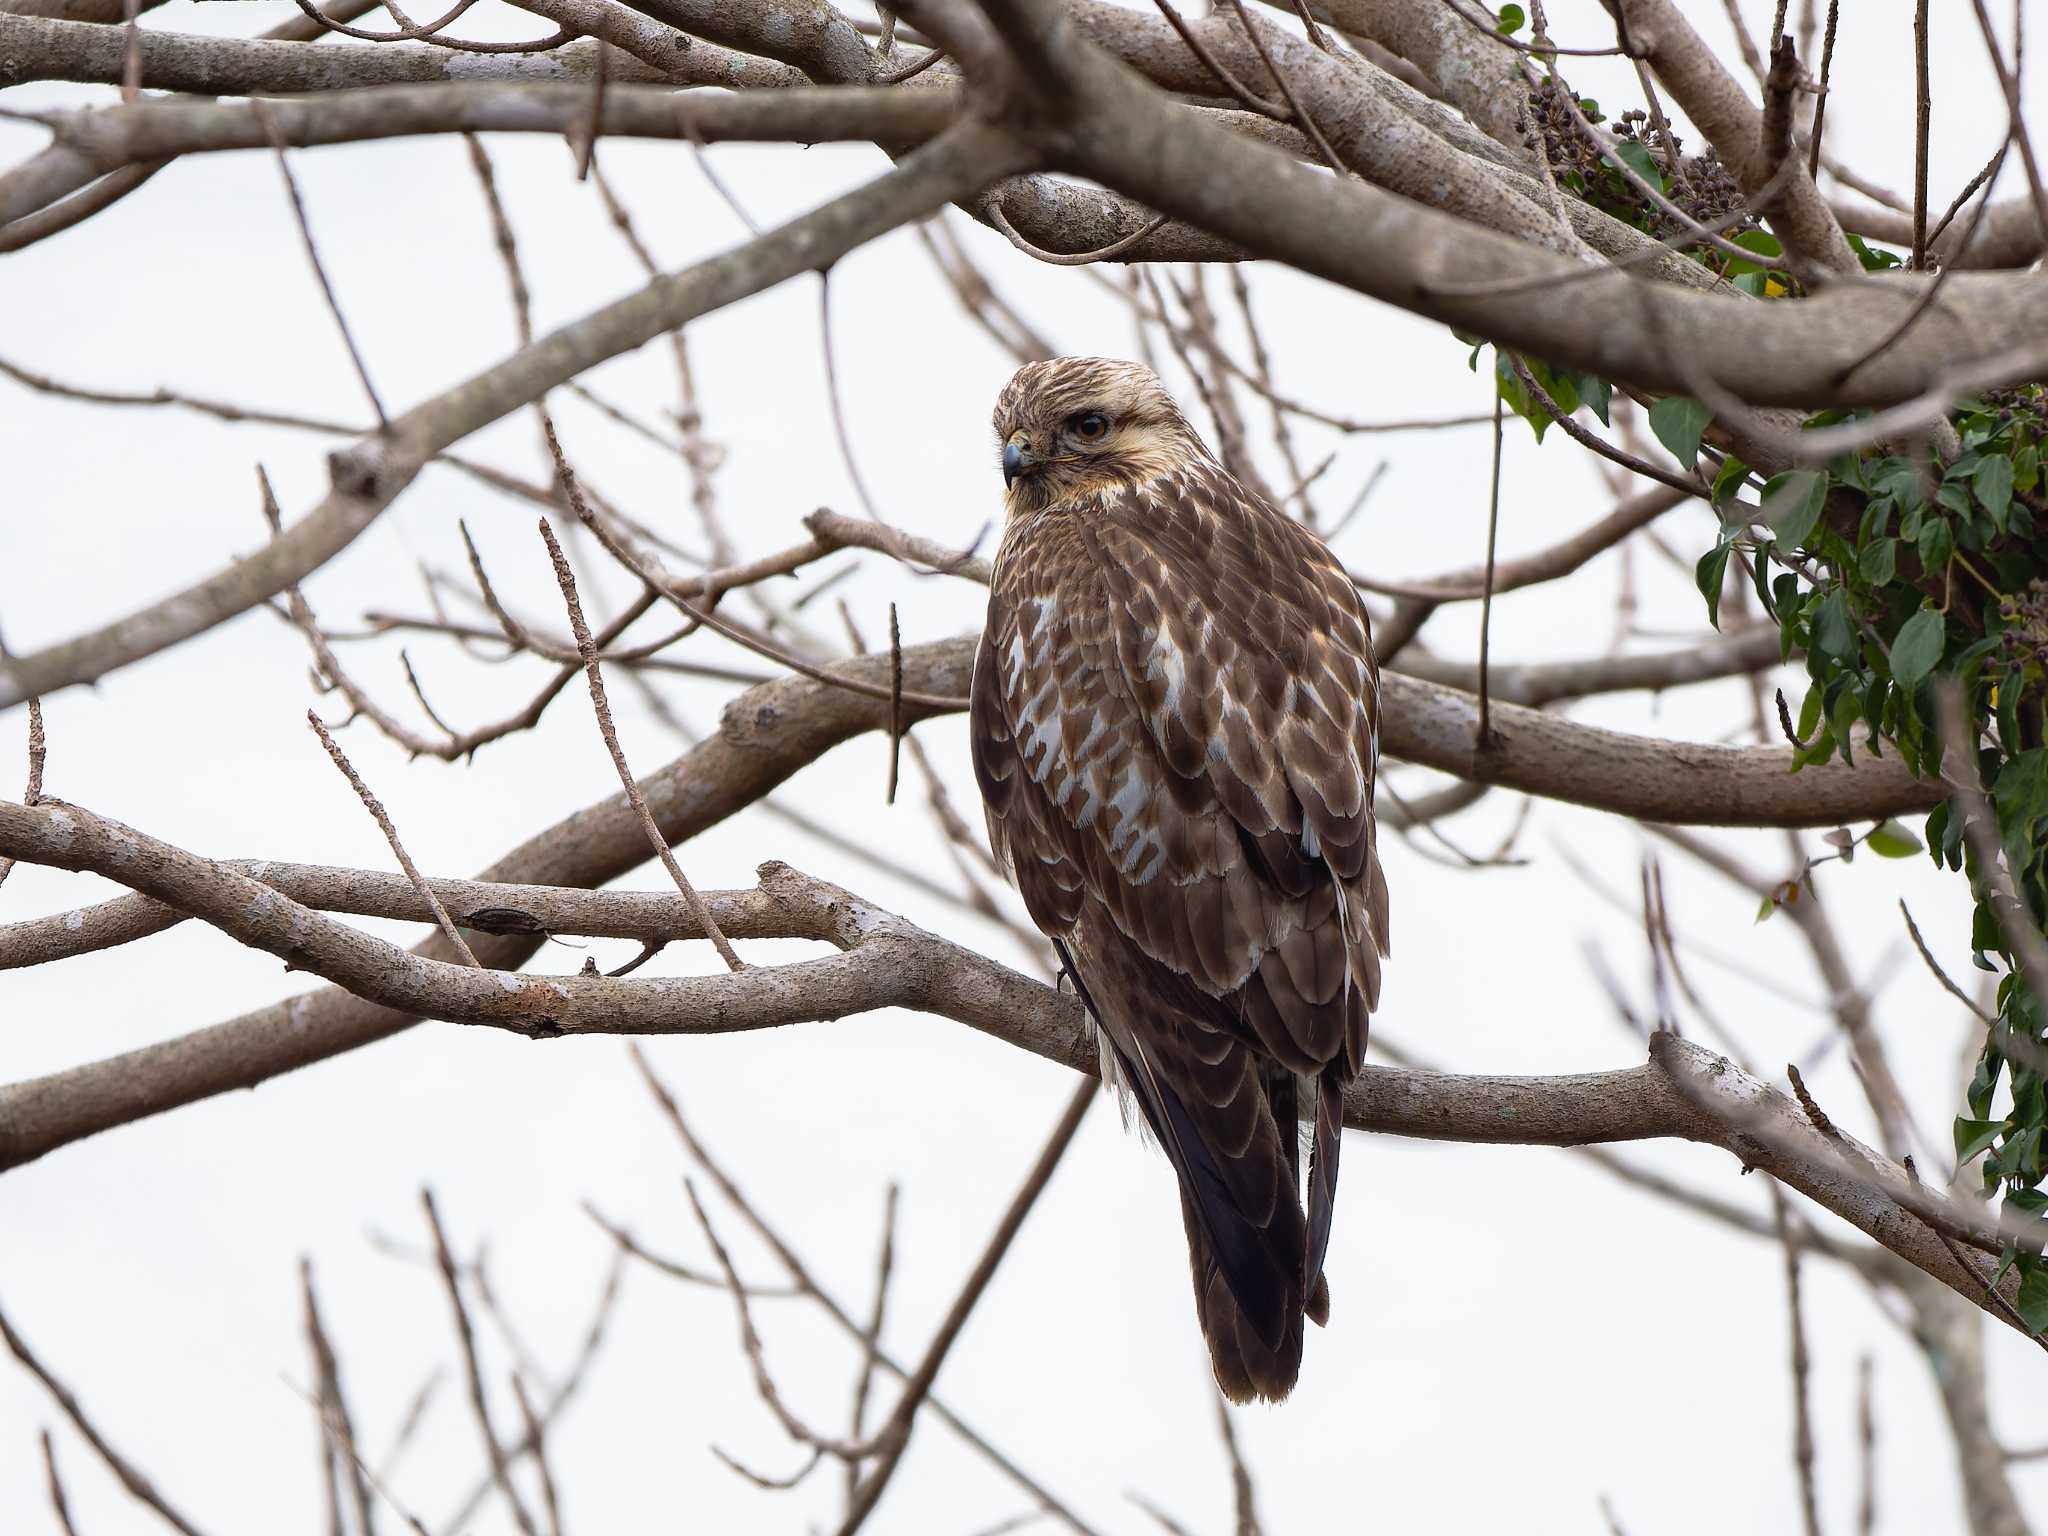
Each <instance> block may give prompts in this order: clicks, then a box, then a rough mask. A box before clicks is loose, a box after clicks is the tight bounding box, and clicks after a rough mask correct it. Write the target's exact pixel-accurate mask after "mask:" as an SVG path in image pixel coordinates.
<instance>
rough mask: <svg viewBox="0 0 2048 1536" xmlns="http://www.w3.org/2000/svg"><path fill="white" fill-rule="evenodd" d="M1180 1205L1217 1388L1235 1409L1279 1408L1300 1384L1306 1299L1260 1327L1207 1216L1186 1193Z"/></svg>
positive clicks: (1293, 1298)
mask: <svg viewBox="0 0 2048 1536" xmlns="http://www.w3.org/2000/svg"><path fill="white" fill-rule="evenodd" d="M1180 1205H1181V1219H1182V1220H1183V1221H1184V1222H1185V1223H1186V1226H1187V1233H1188V1268H1189V1269H1190V1270H1191V1271H1192V1272H1193V1275H1194V1281H1195V1319H1196V1321H1197V1322H1199V1323H1200V1324H1201V1328H1202V1338H1203V1340H1204V1341H1205V1342H1206V1343H1207V1344H1208V1346H1209V1363H1210V1364H1211V1365H1212V1366H1213V1367H1214V1368H1215V1371H1216V1385H1217V1386H1219V1387H1221V1388H1222V1389H1223V1395H1224V1396H1225V1397H1227V1398H1229V1399H1230V1400H1231V1401H1232V1402H1233V1403H1249V1402H1251V1401H1252V1400H1253V1399H1254V1398H1264V1399H1265V1400H1266V1401H1267V1402H1272V1403H1277V1402H1279V1401H1280V1400H1281V1399H1282V1398H1284V1397H1286V1396H1287V1394H1288V1393H1289V1392H1291V1391H1292V1390H1293V1389H1294V1382H1295V1378H1296V1377H1298V1376H1300V1374H1301V1322H1302V1314H1303V1308H1302V1303H1301V1300H1300V1294H1299V1292H1296V1293H1294V1294H1292V1295H1290V1296H1288V1297H1287V1298H1286V1299H1285V1300H1284V1301H1283V1302H1282V1303H1281V1309H1280V1314H1279V1316H1277V1317H1274V1318H1267V1319H1261V1320H1258V1321H1254V1320H1253V1319H1252V1318H1250V1317H1248V1316H1247V1315H1246V1314H1245V1312H1244V1311H1243V1309H1242V1308H1241V1307H1239V1305H1238V1302H1237V1297H1236V1296H1235V1294H1233V1292H1232V1291H1231V1289H1230V1282H1229V1281H1228V1280H1226V1279H1225V1278H1224V1275H1223V1268H1222V1266H1221V1265H1220V1264H1219V1263H1218V1262H1217V1260H1216V1250H1215V1249H1214V1248H1212V1247H1210V1245H1209V1239H1208V1236H1207V1234H1206V1233H1205V1232H1204V1231H1203V1228H1202V1219H1201V1216H1200V1214H1199V1213H1198V1212H1197V1211H1196V1210H1195V1208H1194V1205H1193V1203H1192V1202H1191V1201H1190V1200H1189V1199H1188V1197H1187V1195H1186V1193H1185V1192H1183V1194H1182V1196H1181V1203H1180ZM1322 1296H1323V1302H1324V1310H1325V1313H1326V1314H1327V1310H1328V1305H1329V1300H1328V1297H1329V1293H1328V1292H1327V1291H1323V1292H1322ZM1262 1324H1263V1326H1262ZM1276 1331H1277V1335H1278V1342H1277V1343H1275V1344H1268V1343H1267V1342H1266V1339H1267V1338H1269V1337H1273V1336H1274V1334H1275V1332H1276Z"/></svg>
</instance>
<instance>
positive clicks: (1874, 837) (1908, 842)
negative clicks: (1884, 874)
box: [1863, 821, 1921, 859]
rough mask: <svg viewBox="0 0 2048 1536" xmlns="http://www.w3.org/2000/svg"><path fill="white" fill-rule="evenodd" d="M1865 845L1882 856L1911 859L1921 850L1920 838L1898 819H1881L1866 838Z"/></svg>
mask: <svg viewBox="0 0 2048 1536" xmlns="http://www.w3.org/2000/svg"><path fill="white" fill-rule="evenodd" d="M1863 842H1864V846H1866V847H1867V848H1869V849H1870V851H1871V852H1872V853H1874V854H1876V855H1878V857H1880V858H1885V859H1910V858H1911V857H1912V856H1913V855H1914V854H1916V853H1918V852H1919V851H1920V846H1921V845H1920V839H1919V838H1917V837H1915V836H1914V835H1913V834H1912V833H1911V832H1908V831H1907V830H1906V829H1905V828H1904V827H1902V826H1900V825H1899V824H1898V823H1897V822H1896V821H1881V822H1879V823H1878V824H1877V826H1876V827H1875V828H1873V829H1872V830H1871V833H1870V836H1868V837H1866V838H1865V839H1864V840H1863Z"/></svg>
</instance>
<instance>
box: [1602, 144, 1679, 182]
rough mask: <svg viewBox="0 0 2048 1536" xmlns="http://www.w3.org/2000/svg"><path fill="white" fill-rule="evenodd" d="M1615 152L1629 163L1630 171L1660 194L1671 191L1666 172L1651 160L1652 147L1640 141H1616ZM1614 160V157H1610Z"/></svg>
mask: <svg viewBox="0 0 2048 1536" xmlns="http://www.w3.org/2000/svg"><path fill="white" fill-rule="evenodd" d="M1614 152H1615V154H1616V155H1619V156H1620V157H1621V158H1622V159H1623V160H1626V161H1627V162H1628V166H1629V169H1630V170H1632V171H1634V172H1635V173H1636V174H1637V175H1638V176H1640V177H1642V178H1643V180H1644V181H1647V182H1648V183H1649V184H1650V185H1651V186H1653V187H1655V188H1656V189H1657V190H1658V191H1659V192H1666V191H1669V190H1670V185H1671V184H1670V183H1669V182H1667V181H1666V180H1665V179H1664V172H1663V171H1662V170H1660V169H1659V168H1658V165H1657V162H1656V161H1655V160H1654V159H1653V158H1651V155H1650V147H1649V146H1648V145H1647V144H1645V143H1643V141H1642V140H1640V139H1616V140H1615V141H1614ZM1609 158H1610V159H1611V158H1613V157H1612V156H1610V157H1609Z"/></svg>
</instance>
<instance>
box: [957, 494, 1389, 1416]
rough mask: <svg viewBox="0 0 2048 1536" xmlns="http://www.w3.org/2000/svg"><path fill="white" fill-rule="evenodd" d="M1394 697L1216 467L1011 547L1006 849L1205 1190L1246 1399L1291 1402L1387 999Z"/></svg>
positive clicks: (1339, 599) (1000, 603)
mask: <svg viewBox="0 0 2048 1536" xmlns="http://www.w3.org/2000/svg"><path fill="white" fill-rule="evenodd" d="M1376 687H1377V680H1376V677H1375V675H1374V672H1373V669H1372V662H1371V655H1370V646H1369V639H1368V635H1367V629H1366V622H1365V618H1364V614H1363V610H1362V608H1361V606H1360V605H1359V603H1358V601H1357V598H1356V595H1355V592H1354V591H1353V589H1352V587H1351V584H1350V582H1349V581H1348V579H1346V578H1345V577H1344V575H1343V572H1342V570H1341V569H1340V568H1339V567H1338V566H1337V565H1336V562H1335V560H1334V559H1333V558H1332V557H1331V556H1330V555H1329V552H1328V551H1327V550H1326V549H1325V548H1324V547H1323V546H1322V545H1321V543H1320V542H1319V541H1317V540H1315V539H1314V538H1313V537H1311V536H1309V535H1307V534H1306V533H1304V532H1303V531H1302V530H1300V529H1299V528H1298V527H1297V526H1296V525H1294V524H1293V523H1291V522H1290V521H1289V520H1287V519H1286V518H1284V517H1282V516H1280V515H1279V514H1278V513H1277V512H1274V511H1273V510H1272V509H1270V508H1269V507H1267V506H1265V505H1264V504H1263V503H1260V502H1257V501H1255V500H1253V499H1251V498H1250V497H1248V496H1247V495H1246V494H1245V493H1244V492H1243V491H1242V489H1241V488H1240V487H1238V485H1237V483H1236V482H1235V481H1234V480H1232V479H1230V478H1229V477H1228V476H1227V475H1225V474H1224V473H1223V472H1222V471H1221V470H1219V469H1216V468H1215V467H1214V466H1213V465H1210V464H1208V463H1206V462H1197V463H1196V464H1193V465H1191V466H1190V467H1189V468H1188V470H1187V471H1186V472H1185V473H1184V474H1182V475H1181V476H1179V477H1176V478H1174V479H1171V480H1167V481H1161V482H1156V483H1154V484H1153V485H1151V486H1149V487H1145V488H1141V489H1135V490H1130V491H1126V492H1122V493H1113V494H1109V495H1105V496H1103V497H1100V498H1097V499H1091V500H1090V501H1088V502H1086V503H1084V504H1081V505H1077V506H1071V507H1066V508H1060V509H1055V510H1054V511H1052V512H1049V513H1046V514H1042V515H1040V516H1038V517H1036V518H1033V519H1031V520H1030V521H1029V522H1028V523H1026V524H1024V525H1022V526H1020V527H1014V528H1013V529H1012V530H1011V531H1010V533H1009V535H1008V536H1007V537H1006V539H1005V543H1004V548H1003V551H1002V553H1001V555H1000V557H999V559H998V562H997V569H996V579H995V582H994V586H993V590H992V594H991V601H990V607H989V623H988V629H987V633H986V635H985V637H984V642H983V646H982V650H981V654H980V656H979V658H978V660H977V665H976V671H975V679H974V687H973V699H972V717H973V731H974V748H975V767H976V773H977V777H978V779H979V781H980V784H981V788H982V793H983V798H984V801H985V804H986V806H987V810H988V818H989V830H990V836H991V840H992V841H993V842H994V844H995V846H996V848H997V850H998V853H999V854H1000V855H1001V856H1002V857H1004V858H1006V859H1007V860H1008V861H1009V863H1010V866H1011V869H1012V872H1013V874H1014V877H1015V879H1016V881H1017V885H1018V888H1019V890H1020V891H1021V892H1022V894H1023V896H1024V899H1025V903H1026V905H1027V906H1028V907H1029V909H1030V911H1031V914H1032V917H1033V919H1034V920H1035V921H1036V922H1037V923H1038V924H1039V926H1040V927H1041V928H1043V929H1044V930H1045V931H1046V932H1047V933H1048V934H1050V935H1052V936H1054V938H1055V939H1056V940H1061V941H1064V942H1065V943H1066V944H1067V945H1068V946H1069V950H1070V952H1071V954H1072V957H1073V960H1072V968H1073V969H1075V971H1076V972H1077V980H1079V981H1080V982H1081V984H1082V986H1083V991H1084V994H1088V995H1089V998H1090V1006H1091V1009H1092V1011H1093V1012H1094V1013H1095V1015H1096V1017H1097V1020H1098V1022H1099V1023H1100V1024H1101V1025H1102V1026H1103V1030H1104V1033H1105V1035H1106V1036H1107V1042H1106V1043H1107V1044H1108V1046H1109V1047H1110V1054H1111V1056H1112V1057H1113V1061H1114V1065H1115V1066H1116V1067H1117V1068H1118V1069H1119V1070H1120V1071H1121V1073H1122V1075H1123V1077H1124V1079H1125V1081H1126V1085H1127V1086H1129V1087H1130V1088H1131V1089H1132V1090H1133V1092H1134V1094H1135V1097H1136V1098H1137V1101H1138V1103H1139V1105H1140V1107H1141V1109H1142V1111H1143V1113H1144V1115H1145V1118H1146V1120H1147V1122H1148V1124H1150V1126H1151V1128H1152V1130H1153V1132H1154V1134H1155V1135H1156V1136H1157V1137H1158V1139H1159V1141H1160V1143H1161V1145H1162V1146H1163V1147H1164V1148H1165V1149H1166V1151H1167V1154H1168V1156H1169V1158H1170V1159H1171V1160H1172V1161H1173V1163H1174V1166H1175V1169H1176V1172H1177V1173H1178V1174H1179V1176H1180V1179H1181V1185H1182V1194H1183V1201H1184V1205H1185V1206H1186V1208H1187V1211H1188V1214H1189V1223H1188V1230H1189V1240H1190V1253H1191V1260H1192V1262H1193V1264H1194V1268H1195V1283H1196V1294H1197V1300H1198V1305H1199V1307H1200V1310H1201V1313H1202V1318H1203V1324H1204V1331H1205V1333H1207V1334H1208V1336H1209V1339H1210V1344H1211V1349H1212V1352H1213V1353H1214V1355H1215V1358H1216V1362H1217V1369H1218V1374H1219V1378H1220V1379H1222V1381H1223V1383H1224V1386H1225V1388H1226V1390H1229V1391H1231V1395H1232V1396H1234V1397H1237V1396H1242V1395H1244V1394H1245V1392H1247V1391H1259V1392H1263V1393H1265V1394H1266V1395H1278V1393H1280V1392H1284V1390H1285V1388H1286V1386H1288V1385H1291V1383H1292V1380H1293V1375H1294V1369H1295V1367H1296V1365H1298V1361H1299V1358H1300V1322H1301V1316H1302V1312H1303V1309H1304V1307H1305V1306H1306V1305H1307V1304H1308V1297H1309V1296H1310V1295H1311V1294H1312V1293H1313V1292H1314V1289H1315V1286H1316V1281H1317V1279H1318V1277H1319V1275H1320V1271H1321V1263H1322V1254H1323V1249H1324V1247H1325V1245H1326V1243H1327V1240H1328V1234H1329V1225H1330V1216H1331V1207H1332V1199H1333V1196H1334V1189H1335V1179H1336V1162H1337V1158H1336V1151H1337V1125H1338V1108H1339V1104H1338V1093H1339V1090H1340V1089H1341V1084H1342V1082H1343V1081H1344V1080H1345V1079H1348V1078H1349V1077H1350V1076H1351V1075H1352V1073H1353V1072H1355V1071H1356V1069H1357V1066H1358V1063H1359V1061H1360V1060H1361V1058H1362V1056H1363V1053H1364V1046H1365V1029H1366V1020H1367V1015H1368V1012H1369V1010H1370V1008H1371V1006H1372V1005H1373V1003H1374V1002H1375V1001H1376V999H1377V994H1378V986H1379V954H1380V952H1382V951H1383V950H1384V948H1385V945H1386V911H1387V909H1386V895H1385V887H1384V884H1383V882H1382V880H1381V877H1380V872H1379V866H1378V860H1377V857H1376V854H1375V851H1374V846H1373V823H1372V780H1373V772H1374V762H1375V755H1376V745H1377V743H1376V737H1375V732H1374V708H1375V704H1376ZM1297 1073H1299V1074H1302V1075H1304V1076H1309V1077H1312V1078H1314V1079H1315V1083H1316V1086H1315V1089H1314V1092H1313V1100H1314V1102H1313V1104H1312V1105H1311V1108H1312V1111H1313V1117H1314V1119H1315V1122H1316V1128H1317V1131H1316V1153H1315V1157H1314V1161H1313V1163H1312V1166H1311V1175H1310V1200H1309V1207H1310V1209H1309V1219H1308V1222H1307V1224H1306V1227H1305V1228H1304V1224H1303V1221H1302V1215H1301V1212H1300V1209H1299V1207H1298V1205H1297V1204H1296V1201H1295V1197H1294V1194H1293V1190H1294V1188H1295V1185H1296V1183H1297V1181H1298V1172H1297V1166H1296V1164H1297V1143H1296V1140H1295V1136H1294V1121H1295V1114H1296V1110H1295V1074H1297ZM1219 1275H1220V1277H1221V1278H1222V1280H1223V1281H1225V1282H1227V1290H1226V1288H1225V1287H1223V1286H1219V1285H1218V1284H1217V1283H1216V1281H1217V1279H1218V1277H1219Z"/></svg>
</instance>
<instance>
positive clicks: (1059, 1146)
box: [838, 1078, 1100, 1536]
mask: <svg viewBox="0 0 2048 1536" xmlns="http://www.w3.org/2000/svg"><path fill="white" fill-rule="evenodd" d="M1099 1089H1100V1084H1098V1083H1097V1082H1095V1080H1094V1079H1093V1078H1084V1079H1083V1080H1082V1081H1081V1083H1080V1084H1079V1085H1078V1086H1077V1087H1076V1088H1075V1089H1074V1092H1073V1095H1072V1097H1070V1098H1069V1099H1068V1100H1067V1107H1066V1108H1065V1109H1064V1110H1062V1111H1061V1112H1060V1118H1059V1123H1058V1124H1056V1125H1055V1126H1054V1127H1053V1131H1052V1135H1051V1137H1050V1138H1049V1139H1048V1140H1047V1141H1046V1144H1045V1149H1044V1150H1043V1151H1042V1152H1040V1153H1039V1154H1038V1161H1037V1162H1036V1163H1035V1164H1033V1166H1032V1169H1031V1172H1030V1173H1029V1174H1028V1175H1026V1176H1025V1179H1024V1184H1023V1187H1022V1188H1020V1189H1019V1190H1018V1191H1017V1193H1016V1195H1015V1197H1014V1198H1012V1200H1011V1201H1010V1206H1009V1209H1008V1210H1006V1211H1005V1212H1004V1213H1003V1218H1002V1220H1001V1221H1000V1222H998V1223H997V1225H996V1230H995V1232H994V1234H993V1235H992V1236H991V1237H990V1238H989V1240H988V1246H987V1247H986V1248H984V1249H983V1250H982V1254H981V1257H980V1259H978V1260H977V1261H976V1262H975V1266H974V1268H973V1270H972V1271H971V1272H970V1273H969V1274H968V1276H967V1280H966V1282H965V1283H964V1284H963V1285H962V1286H961V1287H960V1294H959V1295H957V1296H956V1297H954V1298H953V1305H952V1307H951V1308H950V1309H949V1310H948V1311H947V1313H946V1317H945V1321H943V1322H942V1323H940V1324H939V1330H938V1332H937V1333H935V1334H934V1335H933V1336H932V1341H931V1343H930V1344H929V1345H928V1346H927V1347H926V1349H925V1352H924V1358H923V1359H922V1360H920V1361H919V1362H918V1364H917V1369H916V1370H915V1371H913V1372H911V1375H910V1379H909V1380H908V1381H906V1382H905V1383H904V1384H903V1395H902V1396H901V1397H900V1398H898V1399H897V1401H896V1408H895V1411H894V1412H892V1413H891V1414H890V1415H889V1422H888V1423H887V1424H885V1425H884V1426H883V1427H882V1432H881V1434H880V1435H879V1436H878V1437H877V1438H878V1440H879V1441H880V1444H881V1454H880V1457H879V1459H878V1460H877V1462H876V1464H875V1467H874V1469H873V1470H872V1471H870V1472H869V1473H868V1475H867V1477H866V1478H865V1480H863V1481H862V1483H861V1485H860V1487H859V1488H857V1489H856V1490H855V1491H854V1496H853V1500H852V1504H851V1507H850V1508H849V1509H848V1510H847V1514H846V1518H845V1520H843V1521H842V1522H840V1526H839V1533H838V1536H853V1533H854V1532H855V1531H858V1530H859V1529H860V1528H861V1526H862V1524H863V1523H865V1522H866V1520H867V1517H868V1516H869V1515H870V1514H872V1513H873V1512H874V1508H875V1505H876V1503H877V1502H878V1501H879V1500H880V1499H881V1497H882V1491H883V1490H884V1489H885V1488H887V1487H888V1486H889V1479H890V1478H891V1477H893V1476H894V1475H895V1472H896V1468H897V1467H898V1466H899V1465H900V1464H901V1462H902V1459H903V1452H904V1449H905V1447H906V1446H908V1445H909V1443H910V1429H911V1422H912V1420H913V1419H914V1418H915V1416H916V1414H917V1410H918V1405H919V1404H921V1403H922V1402H923V1401H924V1399H925V1395H926V1394H927V1393H928V1392H930V1390H931V1386H932V1383H933V1382H934V1381H935V1380H936V1379H937V1378H938V1374H939V1367H940V1366H941V1365H943V1364H944V1363H945V1360H946V1355H947V1353H948V1351H950V1350H951V1349H952V1347H953V1341H954V1340H955V1339H957V1338H958V1337H959V1336H960V1330H961V1329H962V1328H963V1327H965V1326H966V1324H967V1319H968V1316H969V1314H971V1313H972V1312H973V1311H974V1308H975V1305H976V1304H977V1303H978V1302H979V1301H980V1300H981V1297H982V1293H983V1292H984V1291H985V1290H987V1288H988V1283H989V1281H990V1280H991V1279H993V1278H994V1276H995V1272H996V1267H997V1266H998V1265H999V1264H1001V1263H1002V1261H1003V1255H1004V1254H1005V1253H1007V1252H1009V1248H1010V1243H1011V1241H1012V1240H1013V1239H1014V1238H1015V1237H1016V1236H1017V1232H1018V1229H1019V1228H1020V1227H1022V1226H1023V1225H1024V1218H1025V1217H1026V1216H1028V1215H1030V1213H1031V1208H1032V1206H1034V1205H1036V1204H1037V1203H1038V1197H1039V1196H1040V1195H1041V1194H1043V1193H1044V1191H1045V1186H1046V1184H1047V1183H1048V1182H1049V1181H1050V1180H1051V1178H1052V1174H1053V1170H1054V1169H1055V1168H1057V1167H1058V1166H1059V1162H1060V1158H1061V1156H1062V1155H1063V1154H1064V1153H1065V1152H1066V1150H1067V1147H1068V1146H1069V1145H1070V1144H1071V1143H1072V1142H1073V1139H1074V1133H1075V1132H1076V1131H1078V1130H1079V1129H1080V1128H1081V1120H1082V1118H1083V1117H1084V1116H1085V1115H1086V1114H1087V1113H1088V1107H1089V1106H1090V1105H1091V1104H1093V1103H1094V1102H1095V1098H1096V1095H1097V1093H1098V1091H1099Z"/></svg>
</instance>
